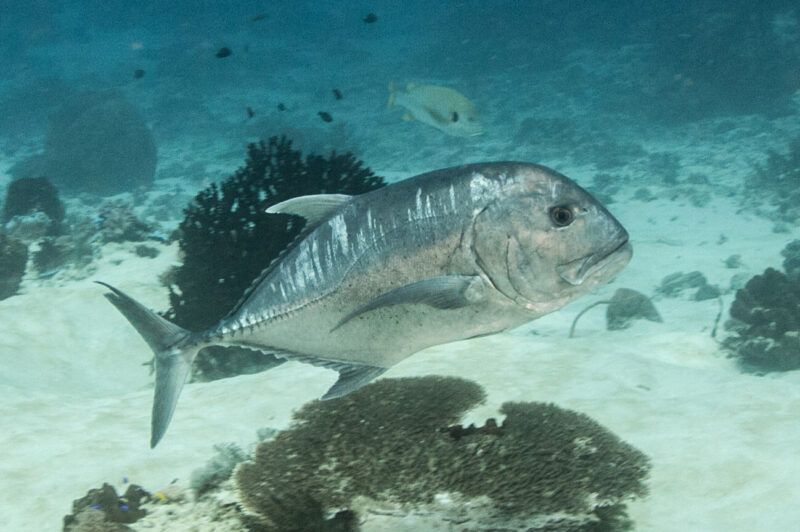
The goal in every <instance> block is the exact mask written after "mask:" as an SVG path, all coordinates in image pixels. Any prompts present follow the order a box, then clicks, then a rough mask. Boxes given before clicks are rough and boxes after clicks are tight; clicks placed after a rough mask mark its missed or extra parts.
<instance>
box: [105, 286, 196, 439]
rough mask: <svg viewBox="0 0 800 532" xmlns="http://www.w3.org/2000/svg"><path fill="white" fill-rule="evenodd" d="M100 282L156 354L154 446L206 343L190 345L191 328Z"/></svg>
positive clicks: (170, 417)
mask: <svg viewBox="0 0 800 532" xmlns="http://www.w3.org/2000/svg"><path fill="white" fill-rule="evenodd" d="M98 284H101V285H103V286H105V287H106V288H108V289H109V290H111V292H110V293H107V294H105V296H106V299H108V300H109V301H110V302H111V303H112V304H113V305H114V306H115V307H117V310H119V311H120V312H121V313H122V315H123V316H125V317H126V318H127V319H128V321H129V322H130V323H131V325H133V326H134V328H135V329H136V331H137V332H138V333H139V334H140V335H141V336H142V338H144V340H145V341H146V342H147V344H148V345H149V346H150V348H151V349H152V350H153V352H154V353H155V369H156V391H155V398H154V400H153V415H152V425H151V434H150V447H151V448H153V447H155V446H156V444H158V442H159V440H161V438H162V437H163V436H164V433H165V432H166V431H167V426H169V422H170V420H171V419H172V413H173V412H174V411H175V405H177V404H178V397H179V396H180V394H181V389H182V388H183V384H184V383H185V382H186V377H187V376H188V375H189V370H190V369H191V367H192V361H193V360H194V357H195V356H197V352H198V351H199V350H200V349H201V347H202V346H201V345H198V344H193V345H187V344H189V342H187V340H188V339H189V338H191V337H192V336H193V334H192V333H191V332H190V331H187V330H186V329H183V328H181V327H178V326H177V325H175V324H174V323H171V322H169V321H167V320H165V319H164V318H162V317H161V316H159V315H158V314H156V313H155V312H153V311H152V310H150V309H148V308H147V307H145V306H144V305H142V304H141V303H139V302H138V301H136V300H135V299H133V298H132V297H130V296H128V295H127V294H125V293H124V292H122V291H120V290H117V289H116V288H114V287H113V286H111V285H109V284H106V283H102V282H99V281H98Z"/></svg>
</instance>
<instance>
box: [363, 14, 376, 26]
mask: <svg viewBox="0 0 800 532" xmlns="http://www.w3.org/2000/svg"><path fill="white" fill-rule="evenodd" d="M377 20H378V15H376V14H375V13H370V14H369V15H367V16H366V17H364V22H366V23H367V24H372V23H373V22H375V21H377Z"/></svg>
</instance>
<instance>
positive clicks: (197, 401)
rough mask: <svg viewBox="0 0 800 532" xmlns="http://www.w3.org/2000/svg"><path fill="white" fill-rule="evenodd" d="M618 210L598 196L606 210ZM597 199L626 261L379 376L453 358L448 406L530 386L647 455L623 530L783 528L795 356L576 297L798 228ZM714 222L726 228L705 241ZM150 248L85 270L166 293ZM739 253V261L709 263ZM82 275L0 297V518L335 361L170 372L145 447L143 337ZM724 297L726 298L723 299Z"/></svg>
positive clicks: (795, 404) (698, 325)
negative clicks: (611, 321) (788, 367)
mask: <svg viewBox="0 0 800 532" xmlns="http://www.w3.org/2000/svg"><path fill="white" fill-rule="evenodd" d="M615 207H616V208H615ZM611 210H612V211H613V212H614V213H615V215H616V216H617V217H618V218H619V219H620V221H621V222H622V223H623V225H625V226H626V227H627V228H628V230H629V232H630V233H631V239H632V242H633V246H634V259H633V261H632V262H631V264H630V265H629V266H628V268H627V269H626V270H625V271H624V272H623V273H622V274H621V275H620V276H619V277H618V279H616V280H615V281H614V282H613V283H612V284H611V285H608V286H605V287H602V288H601V289H600V290H598V292H596V293H595V294H592V295H590V296H587V297H585V298H583V299H581V300H579V301H576V302H573V303H572V304H570V305H569V306H568V307H566V308H565V309H563V310H562V311H560V312H557V313H555V314H552V315H549V316H546V317H544V318H541V319H540V320H537V321H535V322H532V323H531V324H529V325H527V326H524V327H522V328H520V329H518V330H515V331H511V332H508V333H505V334H500V335H496V336H492V337H486V338H479V339H474V340H470V341H466V342H459V343H455V344H451V345H446V346H439V347H434V348H430V349H428V350H426V351H423V352H421V353H418V354H416V355H415V356H413V357H411V358H409V359H407V360H405V361H403V362H402V363H400V364H399V365H397V366H396V367H394V368H393V369H392V370H390V371H389V372H388V373H387V374H386V377H401V376H414V375H428V374H440V375H453V376H459V377H463V378H466V379H471V380H474V381H476V382H478V383H480V384H481V385H482V386H483V387H485V389H486V390H487V392H488V396H489V399H488V402H487V404H486V405H484V406H481V407H480V408H478V409H477V410H475V411H473V412H471V413H470V415H469V419H466V420H465V422H472V421H475V422H483V420H485V419H486V418H487V417H492V416H496V411H497V408H498V407H499V406H500V404H501V403H503V402H505V401H547V402H553V403H555V404H557V405H559V406H561V407H565V408H570V409H574V410H577V411H580V412H583V413H586V414H588V415H590V416H592V417H593V418H594V419H596V420H597V421H598V422H599V423H601V424H602V425H604V426H606V427H607V428H609V429H610V430H611V431H613V432H614V433H616V434H617V435H618V436H620V437H621V438H622V439H623V440H625V441H627V442H629V443H631V444H633V445H634V446H636V447H637V448H639V449H640V450H642V451H644V452H645V453H646V454H647V455H649V456H650V458H651V459H652V466H653V468H652V473H651V477H650V479H649V486H650V489H651V493H650V495H649V496H648V497H647V498H644V499H642V500H637V501H634V502H632V503H631V504H630V506H629V509H630V514H631V517H633V519H634V520H635V522H636V524H637V529H638V530H704V531H712V530H720V531H723V530H724V531H728V532H730V531H751V530H792V529H794V527H795V526H796V524H797V523H798V522H800V507H798V505H797V504H796V503H797V500H798V488H797V479H798V478H800V461H799V460H797V448H798V442H799V441H800V421H799V420H798V412H800V372H789V373H784V374H773V375H768V376H766V377H758V376H752V375H747V374H743V373H741V372H740V371H739V370H738V368H737V367H736V365H735V363H734V361H733V360H731V359H729V358H727V357H726V356H725V353H724V352H723V351H721V350H720V348H719V346H718V344H717V342H716V340H714V339H712V338H711V335H710V332H711V329H712V327H713V325H714V319H715V316H716V314H717V312H718V308H719V307H718V302H717V301H716V300H710V301H703V302H695V301H691V300H690V298H689V297H688V294H687V295H686V296H684V297H681V298H674V299H666V298H660V299H656V300H655V304H656V306H657V308H658V310H659V311H660V312H661V314H662V316H663V318H664V323H651V322H645V321H639V322H636V323H635V324H634V325H633V326H632V327H631V328H629V329H626V330H623V331H606V330H605V327H604V317H603V312H602V310H594V311H591V312H589V313H588V314H586V315H585V316H584V318H582V320H581V322H580V325H579V327H578V329H577V334H576V337H575V338H572V339H568V338H567V332H568V329H569V324H570V323H571V320H572V319H573V317H574V316H575V315H576V314H577V312H579V311H580V310H581V309H582V308H583V307H584V306H585V305H587V304H589V303H591V302H593V301H596V300H598V299H602V298H604V297H608V296H610V294H611V293H613V291H614V290H615V289H616V288H620V287H628V288H634V289H636V290H639V291H641V292H644V293H648V294H652V293H653V292H654V289H655V287H656V286H657V285H658V284H659V283H660V281H661V279H662V278H663V277H664V276H665V275H667V274H670V273H673V272H676V271H684V272H689V271H692V270H699V271H702V272H703V273H704V274H705V275H706V276H707V277H708V279H709V281H710V282H711V283H713V284H717V285H719V286H722V287H727V286H728V285H729V283H730V278H731V277H732V275H733V274H735V273H740V272H743V271H744V272H746V273H748V274H749V275H752V274H754V273H760V272H761V271H762V270H763V269H764V268H765V267H767V266H779V265H780V261H781V257H780V255H779V252H780V250H781V249H782V247H783V246H784V245H785V243H786V242H788V241H789V240H791V238H792V237H797V236H798V234H797V233H795V234H794V235H791V234H789V235H787V234H775V233H773V232H771V225H770V224H769V222H768V221H766V220H764V219H761V218H758V217H749V216H747V215H745V214H737V213H736V211H737V206H736V205H735V204H734V203H732V202H730V201H728V200H724V199H716V200H714V201H713V202H712V203H711V204H710V205H708V206H706V207H703V208H696V207H691V206H688V205H681V204H679V203H675V202H666V201H653V202H648V203H643V202H636V201H633V202H627V203H626V204H625V207H624V208H620V207H619V205H618V204H615V205H614V206H612V208H611ZM720 231H722V232H723V233H725V234H726V236H728V239H727V241H725V242H723V243H720V238H719V237H720ZM164 249H165V251H163V252H162V253H161V255H160V256H159V257H158V258H156V259H144V258H138V257H135V256H134V255H133V254H131V253H130V251H129V249H127V248H126V247H125V246H124V245H116V246H107V247H106V248H105V250H104V256H103V258H102V260H100V261H99V262H97V263H96V264H95V265H96V267H97V270H96V271H95V272H94V273H93V275H91V279H97V280H103V281H106V282H109V283H112V284H114V285H116V286H118V287H119V288H121V289H122V290H124V291H126V292H128V293H129V294H131V295H134V296H135V297H137V298H138V299H139V300H140V301H142V302H143V303H145V304H147V305H150V306H152V307H153V308H157V309H162V308H165V307H166V306H167V301H166V293H165V290H164V289H163V287H161V286H160V284H159V282H158V276H159V274H160V273H162V272H163V271H164V270H166V269H167V268H168V267H169V266H170V265H171V264H173V263H174V262H175V260H176V249H175V246H173V247H170V248H164ZM732 254H740V255H741V256H742V260H743V263H744V266H743V269H739V270H732V269H728V268H726V266H725V264H724V263H723V260H724V259H725V258H726V257H728V256H730V255H732ZM102 294H103V288H102V287H100V286H98V285H96V284H94V283H92V282H91V281H90V280H80V281H69V280H58V279H55V280H51V281H48V282H41V281H39V282H36V283H34V282H33V281H31V280H28V281H26V283H25V284H24V286H23V291H22V293H21V294H19V295H17V296H15V297H12V298H9V299H6V300H4V301H2V302H0V320H2V323H4V324H5V325H4V330H3V334H2V337H0V356H2V361H3V365H4V368H3V372H2V375H1V376H0V411H2V416H0V424H2V425H1V426H0V448H2V449H3V454H2V458H0V478H2V479H3V480H2V482H0V499H2V500H3V507H4V512H3V513H4V518H3V520H2V523H0V528H2V529H4V530H56V529H59V528H60V526H61V520H62V518H63V516H64V515H66V514H67V513H69V512H70V510H71V501H72V500H73V499H76V498H78V497H81V496H83V495H84V494H85V493H86V491H87V490H89V489H90V488H93V487H99V486H100V485H101V484H102V483H103V482H109V483H111V484H114V485H116V486H117V488H118V489H122V488H123V484H122V482H123V478H127V479H130V481H131V482H135V483H137V484H140V485H142V486H143V487H145V489H148V490H150V491H155V490H158V489H161V488H163V487H164V486H166V485H168V484H169V483H170V482H171V481H173V480H174V479H178V480H179V481H182V482H188V478H189V476H190V473H191V471H192V470H193V469H196V468H198V467H200V466H202V465H203V464H204V463H205V462H206V460H207V459H208V458H209V457H210V456H211V454H212V445H213V444H214V443H217V442H227V441H231V442H236V443H239V444H240V445H242V446H244V447H246V446H247V445H248V444H250V443H251V442H252V441H254V439H255V431H256V430H257V429H258V428H261V427H273V428H277V429H281V428H285V427H287V426H288V424H289V421H290V417H291V413H292V411H293V410H295V409H297V408H298V407H299V406H300V405H302V404H303V403H305V402H307V401H309V400H311V399H315V398H317V397H319V396H320V395H322V394H323V393H324V392H325V390H326V389H327V388H328V387H329V386H330V385H331V384H332V383H333V382H334V380H335V374H334V373H333V372H330V371H327V370H323V369H319V368H314V367H311V366H307V365H303V364H299V363H293V362H292V363H286V364H284V365H282V366H280V367H278V368H275V369H273V370H271V371H268V372H264V373H261V374H257V375H249V376H241V377H236V378H232V379H225V380H220V381H215V382H211V383H201V384H189V385H187V386H186V388H185V390H184V392H183V396H182V398H181V401H180V403H179V405H178V408H177V411H176V413H175V417H174V419H173V422H172V425H171V427H170V430H169V432H168V434H167V436H166V437H165V439H164V440H163V441H162V442H161V444H160V445H159V446H158V447H157V448H156V449H155V450H150V449H149V448H148V438H149V416H150V407H151V401H152V387H151V377H150V376H149V375H148V371H147V369H146V368H144V367H142V363H144V362H146V361H147V360H148V359H149V358H150V356H151V354H150V352H149V350H148V347H147V346H146V344H145V343H144V342H143V341H142V340H141V339H140V338H139V337H138V336H137V334H136V332H135V331H134V330H133V329H132V328H131V327H130V326H129V325H128V324H127V323H126V322H125V320H124V318H123V317H122V316H121V315H120V314H119V313H117V311H116V310H114V308H113V307H112V306H111V305H110V304H109V303H108V302H107V301H106V300H105V299H104V298H103V296H102ZM732 297H733V296H732V294H731V293H728V294H726V295H725V296H724V301H725V307H726V308H727V307H728V306H729V304H730V302H731V301H732Z"/></svg>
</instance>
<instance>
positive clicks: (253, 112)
mask: <svg viewBox="0 0 800 532" xmlns="http://www.w3.org/2000/svg"><path fill="white" fill-rule="evenodd" d="M254 116H256V112H255V111H253V108H252V107H248V108H247V118H253V117H254Z"/></svg>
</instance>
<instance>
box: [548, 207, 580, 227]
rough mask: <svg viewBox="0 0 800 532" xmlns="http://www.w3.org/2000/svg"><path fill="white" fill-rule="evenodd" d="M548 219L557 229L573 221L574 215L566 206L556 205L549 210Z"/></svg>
mask: <svg viewBox="0 0 800 532" xmlns="http://www.w3.org/2000/svg"><path fill="white" fill-rule="evenodd" d="M550 219H551V220H552V221H553V223H554V224H556V226H558V227H566V226H568V225H569V224H571V223H572V222H573V220H575V213H573V212H572V209H571V208H570V207H569V206H568V205H556V206H555V207H553V208H551V209H550Z"/></svg>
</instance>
